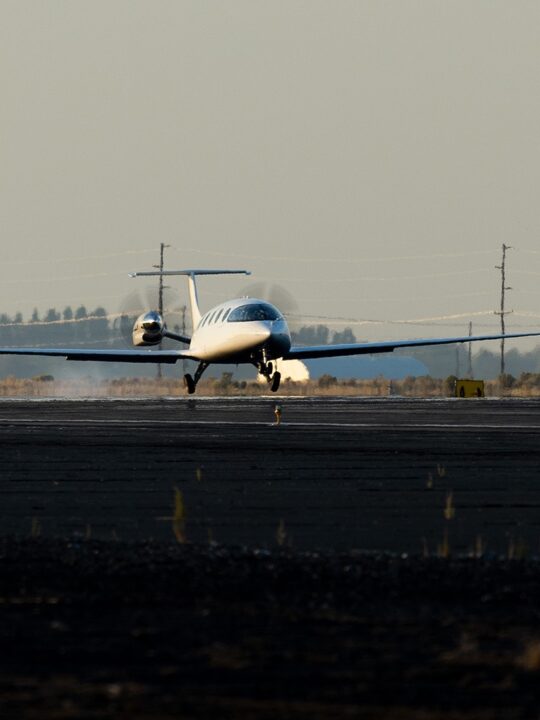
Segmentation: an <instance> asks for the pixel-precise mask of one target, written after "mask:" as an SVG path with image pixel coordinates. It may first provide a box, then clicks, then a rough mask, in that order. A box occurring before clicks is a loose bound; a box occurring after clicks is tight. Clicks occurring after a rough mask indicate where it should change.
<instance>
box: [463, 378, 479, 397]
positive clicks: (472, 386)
mask: <svg viewBox="0 0 540 720" xmlns="http://www.w3.org/2000/svg"><path fill="white" fill-rule="evenodd" d="M484 396H485V393H484V381H483V380H462V379H460V378H458V379H457V380H456V397H459V398H472V397H484Z"/></svg>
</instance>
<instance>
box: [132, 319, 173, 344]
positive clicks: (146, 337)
mask: <svg viewBox="0 0 540 720" xmlns="http://www.w3.org/2000/svg"><path fill="white" fill-rule="evenodd" d="M165 329H166V327H165V323H164V321H163V318H162V317H161V315H160V314H159V313H158V312H156V311H155V310H151V311H150V312H146V313H143V314H142V315H140V316H139V317H138V318H137V320H135V324H134V325H133V333H132V338H133V344H134V345H137V346H141V345H159V343H160V342H161V341H162V340H163V333H164V332H165Z"/></svg>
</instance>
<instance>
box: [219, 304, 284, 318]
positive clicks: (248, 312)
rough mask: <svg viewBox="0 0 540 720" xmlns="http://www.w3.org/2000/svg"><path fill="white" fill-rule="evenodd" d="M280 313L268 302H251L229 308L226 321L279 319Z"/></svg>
mask: <svg viewBox="0 0 540 720" xmlns="http://www.w3.org/2000/svg"><path fill="white" fill-rule="evenodd" d="M280 319H281V315H280V314H279V312H278V311H277V310H276V308H275V307H274V306H273V305H269V304H268V303H251V304H250V305H240V307H237V308H234V310H231V313H230V315H229V317H228V318H227V322H251V321H253V320H280Z"/></svg>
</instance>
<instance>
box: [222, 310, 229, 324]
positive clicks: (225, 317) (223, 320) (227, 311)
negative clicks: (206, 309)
mask: <svg viewBox="0 0 540 720" xmlns="http://www.w3.org/2000/svg"><path fill="white" fill-rule="evenodd" d="M230 312H231V308H228V310H225V315H224V316H223V317H222V318H221V321H222V322H225V320H226V319H227V315H228V314H229V313H230Z"/></svg>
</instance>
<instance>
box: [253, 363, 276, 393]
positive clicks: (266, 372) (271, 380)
mask: <svg viewBox="0 0 540 720" xmlns="http://www.w3.org/2000/svg"><path fill="white" fill-rule="evenodd" d="M255 367H256V368H257V370H258V371H259V373H260V374H261V375H262V376H263V377H265V378H266V382H267V383H268V384H269V385H270V390H271V391H272V392H277V391H278V389H279V383H280V382H281V373H280V372H279V371H278V370H276V371H275V372H274V366H273V365H272V363H271V362H264V360H263V361H261V362H257V363H255Z"/></svg>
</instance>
